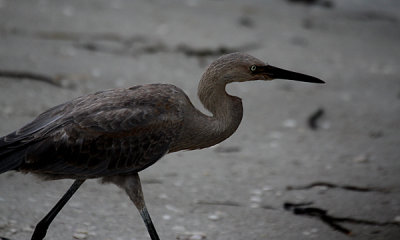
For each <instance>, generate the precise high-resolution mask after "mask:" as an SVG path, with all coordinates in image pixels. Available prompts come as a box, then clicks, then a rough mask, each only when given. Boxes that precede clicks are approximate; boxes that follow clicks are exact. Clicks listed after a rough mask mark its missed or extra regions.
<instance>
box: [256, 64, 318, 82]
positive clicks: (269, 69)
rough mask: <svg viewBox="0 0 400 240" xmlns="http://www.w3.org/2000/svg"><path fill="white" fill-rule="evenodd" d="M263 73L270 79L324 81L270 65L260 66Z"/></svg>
mask: <svg viewBox="0 0 400 240" xmlns="http://www.w3.org/2000/svg"><path fill="white" fill-rule="evenodd" d="M262 72H263V74H265V75H266V77H268V78H270V79H276V78H279V79H288V80H295V81H301V82H309V83H325V82H324V81H322V80H321V79H319V78H316V77H313V76H309V75H306V74H302V73H297V72H292V71H289V70H285V69H281V68H277V67H274V66H271V65H267V66H264V67H262Z"/></svg>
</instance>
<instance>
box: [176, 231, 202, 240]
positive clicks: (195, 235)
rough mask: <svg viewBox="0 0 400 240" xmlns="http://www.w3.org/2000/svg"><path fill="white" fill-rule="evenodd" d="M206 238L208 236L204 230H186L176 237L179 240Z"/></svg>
mask: <svg viewBox="0 0 400 240" xmlns="http://www.w3.org/2000/svg"><path fill="white" fill-rule="evenodd" d="M206 238H207V236H206V234H205V233H203V232H185V233H182V234H179V235H178V236H177V237H176V239H177V240H201V239H206Z"/></svg>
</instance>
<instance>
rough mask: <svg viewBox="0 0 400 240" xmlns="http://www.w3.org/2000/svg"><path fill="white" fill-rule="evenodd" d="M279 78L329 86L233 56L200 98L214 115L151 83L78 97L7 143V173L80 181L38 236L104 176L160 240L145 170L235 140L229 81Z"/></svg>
mask: <svg viewBox="0 0 400 240" xmlns="http://www.w3.org/2000/svg"><path fill="white" fill-rule="evenodd" d="M276 78H279V79H290V80H297V81H303V82H311V83H324V82H323V81H322V80H320V79H318V78H315V77H312V76H308V75H305V74H301V73H296V72H291V71H287V70H283V69H280V68H276V67H273V66H271V65H268V64H265V63H264V62H262V61H260V60H258V59H257V58H254V57H252V56H250V55H248V54H244V53H232V54H227V55H224V56H222V57H220V58H218V59H217V60H216V61H214V62H213V63H211V65H210V66H209V67H208V69H207V70H206V72H205V73H204V74H203V76H202V78H201V80H200V84H199V87H198V96H199V98H200V101H201V102H202V103H203V105H204V107H205V108H206V109H207V110H209V111H210V112H211V113H212V115H211V116H208V115H205V114H203V113H201V112H200V111H199V110H197V109H196V108H195V107H194V106H193V105H192V103H191V102H190V100H189V98H188V96H187V95H186V94H185V93H184V92H183V91H182V90H181V89H179V88H177V87H175V86H173V85H169V84H150V85H142V86H135V87H131V88H127V89H113V90H107V91H102V92H97V93H94V94H89V95H86V96H82V97H79V98H76V99H73V100H71V101H69V102H66V103H64V104H61V105H58V106H56V107H53V108H51V109H49V110H47V111H46V112H44V113H42V114H40V115H39V116H38V117H37V118H36V119H34V120H33V121H32V122H31V123H28V124H27V125H25V126H24V127H22V128H21V129H19V130H17V131H15V132H13V133H11V134H9V135H7V136H4V137H2V138H0V173H3V172H6V171H9V170H17V171H21V172H25V173H33V174H37V175H39V176H40V177H42V178H44V179H50V180H54V179H65V178H71V179H75V181H74V183H73V184H72V186H71V187H70V188H69V190H68V191H67V192H66V193H65V195H64V196H63V197H62V198H61V199H60V201H59V202H58V203H57V204H56V205H55V206H54V207H53V208H52V209H51V211H50V212H49V213H48V214H47V215H46V216H45V217H44V218H43V219H42V220H41V221H40V222H39V223H38V224H37V226H36V228H35V231H34V233H33V235H32V239H33V240H41V239H43V238H44V237H45V235H46V232H47V229H48V227H49V225H50V223H51V222H52V220H53V219H54V218H55V217H56V215H57V214H58V212H59V211H60V210H61V209H62V207H63V206H64V205H65V204H66V203H67V201H68V200H69V199H70V198H71V197H72V195H73V194H74V193H75V191H76V190H77V189H78V188H79V187H80V186H81V184H82V183H83V182H84V181H85V180H86V179H89V178H102V181H103V182H111V183H114V184H116V185H118V186H119V187H121V188H122V189H124V190H125V191H126V193H127V194H128V196H129V197H130V199H131V200H132V202H133V203H134V204H135V206H136V207H137V209H138V210H139V212H140V215H141V216H142V218H143V221H144V223H145V224H146V227H147V230H148V232H149V234H150V237H151V239H152V240H157V239H159V237H158V234H157V232H156V230H155V228H154V226H153V223H152V221H151V218H150V215H149V213H148V211H147V209H146V205H145V202H144V199H143V193H142V188H141V184H140V179H139V175H138V172H140V171H141V170H143V169H145V168H147V167H149V166H150V165H152V164H153V163H155V162H157V160H159V159H160V158H161V157H162V156H163V155H165V154H167V153H172V152H176V151H180V150H193V149H200V148H206V147H210V146H213V145H215V144H217V143H219V142H221V141H223V140H225V139H226V138H228V137H229V136H231V135H232V134H233V133H234V132H235V131H236V129H237V127H238V126H239V124H240V122H241V120H242V113H243V108H242V101H241V99H240V98H238V97H235V96H231V95H229V94H228V93H226V91H225V86H226V84H228V83H231V82H246V81H253V80H266V81H268V80H272V79H276Z"/></svg>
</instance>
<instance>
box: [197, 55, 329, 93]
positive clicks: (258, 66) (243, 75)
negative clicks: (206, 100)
mask: <svg viewBox="0 0 400 240" xmlns="http://www.w3.org/2000/svg"><path fill="white" fill-rule="evenodd" d="M205 75H208V76H207V77H211V78H213V79H214V81H217V83H220V84H224V85H225V84H227V83H231V82H246V81H254V80H273V79H288V80H295V81H301V82H310V83H325V82H324V81H322V80H321V79H318V78H316V77H313V76H309V75H305V74H302V73H297V72H292V71H289V70H285V69H281V68H277V67H274V66H271V65H268V64H266V63H264V62H263V61H261V60H259V59H257V58H255V57H253V56H250V55H248V54H245V53H240V52H238V53H231V54H226V55H224V56H222V57H220V58H218V59H217V60H215V61H214V62H213V63H211V65H210V66H209V67H208V69H207V71H206V73H205ZM204 77H205V76H203V78H204Z"/></svg>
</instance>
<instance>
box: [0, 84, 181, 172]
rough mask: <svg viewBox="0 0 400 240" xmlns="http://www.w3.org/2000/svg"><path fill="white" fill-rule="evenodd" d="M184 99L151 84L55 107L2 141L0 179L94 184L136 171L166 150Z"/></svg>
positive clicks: (177, 129)
mask: <svg viewBox="0 0 400 240" xmlns="http://www.w3.org/2000/svg"><path fill="white" fill-rule="evenodd" d="M186 99H187V97H186V95H185V94H184V93H183V92H182V90H180V89H179V88H177V87H175V86H173V85H167V84H150V85H143V86H136V87H132V88H129V89H114V90H108V91H102V92H97V93H94V94H90V95H86V96H82V97H79V98H76V99H74V100H71V101H69V102H67V103H64V104H61V105H58V106H56V107H53V108H51V109H49V110H47V111H46V112H44V113H42V114H41V115H39V116H38V117H37V118H36V119H35V120H33V121H32V122H31V123H29V124H27V125H26V126H24V127H23V128H21V129H19V130H17V131H15V132H13V133H11V134H9V135H7V136H4V137H2V138H0V173H2V172H5V171H8V170H20V171H26V172H33V173H37V174H40V175H42V176H44V177H47V178H52V179H56V178H94V177H102V176H110V175H115V174H129V173H131V172H137V171H140V170H142V169H144V168H146V167H148V166H150V165H151V164H153V163H154V162H156V161H157V160H158V159H160V158H161V157H162V156H163V155H164V154H166V153H167V152H168V150H169V147H170V144H171V143H172V142H173V141H174V140H175V139H176V137H177V136H178V135H179V133H180V130H181V127H182V124H183V114H184V113H183V109H184V107H183V104H186V103H185V101H186Z"/></svg>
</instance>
